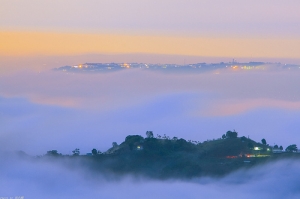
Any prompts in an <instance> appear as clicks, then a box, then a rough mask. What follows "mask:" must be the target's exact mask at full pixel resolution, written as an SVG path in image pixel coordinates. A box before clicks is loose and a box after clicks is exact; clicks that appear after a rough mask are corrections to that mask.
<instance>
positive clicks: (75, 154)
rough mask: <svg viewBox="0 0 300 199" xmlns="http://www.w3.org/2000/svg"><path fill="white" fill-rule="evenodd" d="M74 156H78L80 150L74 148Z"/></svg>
mask: <svg viewBox="0 0 300 199" xmlns="http://www.w3.org/2000/svg"><path fill="white" fill-rule="evenodd" d="M72 153H73V155H74V156H77V155H80V149H78V148H76V149H75V150H73V151H72Z"/></svg>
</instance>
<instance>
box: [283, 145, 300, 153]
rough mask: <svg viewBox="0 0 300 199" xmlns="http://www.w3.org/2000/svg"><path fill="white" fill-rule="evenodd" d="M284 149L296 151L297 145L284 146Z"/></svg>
mask: <svg viewBox="0 0 300 199" xmlns="http://www.w3.org/2000/svg"><path fill="white" fill-rule="evenodd" d="M285 151H287V152H297V151H298V148H297V145H296V144H292V145H290V146H288V147H286V149H285Z"/></svg>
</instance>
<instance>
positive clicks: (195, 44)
mask: <svg viewBox="0 0 300 199" xmlns="http://www.w3.org/2000/svg"><path fill="white" fill-rule="evenodd" d="M0 43H1V45H0V55H9V56H24V55H25V56H26V55H78V54H89V53H107V54H117V53H119V54H120V53H121V54H122V53H148V54H170V55H192V56H214V57H218V56H219V57H285V58H297V57H298V56H299V53H298V51H297V49H298V47H299V46H300V40H297V39H285V38H272V37H270V38H268V39H261V38H255V37H253V38H235V37H218V38H214V37H207V36H206V37H201V36H199V37H196V36H178V35H176V36H172V35H168V36H167V35H135V34H90V33H81V34H80V33H59V32H23V31H2V32H0Z"/></svg>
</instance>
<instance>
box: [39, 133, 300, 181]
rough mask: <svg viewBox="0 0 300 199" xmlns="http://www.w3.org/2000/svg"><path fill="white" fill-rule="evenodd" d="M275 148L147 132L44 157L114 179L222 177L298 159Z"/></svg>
mask: <svg viewBox="0 0 300 199" xmlns="http://www.w3.org/2000/svg"><path fill="white" fill-rule="evenodd" d="M280 148H282V147H278V146H275V147H274V146H273V147H271V146H269V145H267V143H266V140H265V139H263V140H262V143H260V142H255V141H254V140H251V139H249V138H246V137H244V136H243V137H238V136H237V133H236V132H235V131H234V132H232V131H228V132H227V133H226V135H225V134H224V135H223V136H222V138H219V139H216V140H209V141H204V142H202V143H201V142H196V141H191V140H189V141H186V140H185V139H182V138H181V139H178V138H176V137H174V138H172V139H171V138H169V137H168V136H165V135H164V136H163V137H162V136H158V137H156V138H155V137H154V136H153V132H151V131H147V133H146V137H145V138H144V137H142V136H141V135H129V136H127V137H126V138H125V140H124V142H122V143H121V144H119V145H118V144H117V143H115V142H114V143H113V147H112V148H110V149H108V150H107V151H106V152H104V153H101V152H99V151H97V150H96V149H93V150H92V153H89V154H87V155H80V150H79V149H76V150H74V151H73V155H72V156H69V155H61V154H58V153H57V151H55V150H52V151H48V152H47V154H46V155H45V156H43V157H41V158H44V157H50V158H53V157H55V158H57V157H60V158H68V159H71V160H74V159H76V160H77V159H78V158H79V159H80V160H82V161H84V165H85V166H86V167H88V168H89V169H90V170H93V171H96V172H100V173H101V172H102V173H103V172H105V173H111V174H115V175H117V176H120V175H126V174H134V175H142V176H147V177H151V178H159V179H167V178H192V177H200V176H215V177H218V176H223V175H226V174H228V173H230V172H233V171H235V170H237V169H241V168H250V167H252V166H255V165H258V164H261V163H264V162H270V161H273V160H277V159H279V158H287V157H288V158H299V157H300V153H297V152H298V151H297V146H296V145H290V146H289V147H287V149H286V151H283V150H281V149H280Z"/></svg>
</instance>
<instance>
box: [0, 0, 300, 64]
mask: <svg viewBox="0 0 300 199" xmlns="http://www.w3.org/2000/svg"><path fill="white" fill-rule="evenodd" d="M0 2H1V8H0V42H1V46H0V55H1V60H3V59H4V60H5V58H6V57H7V56H9V57H11V56H12V57H24V56H25V57H28V56H33V57H36V56H50V55H51V56H79V55H88V54H105V55H111V54H113V55H120V54H136V56H135V58H136V59H137V57H139V54H155V55H184V56H196V57H200V58H199V59H198V60H201V58H202V60H203V59H204V58H207V60H213V59H211V58H214V57H224V58H225V59H227V60H232V58H236V59H240V60H242V59H246V60H253V59H255V58H265V59H268V60H276V59H278V58H281V59H288V60H289V61H290V62H297V63H300V62H299V56H298V52H297V47H298V46H299V44H300V43H299V42H300V36H299V35H300V26H299V24H300V16H299V14H298V8H299V6H300V3H299V1H296V0H286V1H281V0H278V1H272V0H266V1H258V0H255V1H249V2H244V1H239V0H229V1H222V0H212V1H204V0H201V1H198V0H188V1H181V0H175V1H174V0H172V1H171V0H164V1H161V2H156V1H150V0H143V1H139V0H128V1H121V0H103V1H96V0H92V1H88V2H83V1H80V0H65V1H63V2H61V1H50V0H45V1H42V2H36V1H33V0H24V1H22V2H20V1H17V0H12V1H7V0H1V1H0ZM203 57H204V58H203ZM208 58H210V59H208ZM68 60H70V59H68ZM97 60H99V61H101V60H103V58H98V59H97ZM120 60H122V58H120ZM123 60H124V58H123ZM166 60H167V61H168V62H178V60H176V59H174V58H171V57H169V58H168V59H166ZM125 61H126V60H125ZM152 61H153V62H155V61H156V62H160V61H165V60H162V59H161V58H159V57H156V58H154V59H152ZM191 61H194V60H191ZM180 63H182V61H181V62H180Z"/></svg>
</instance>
